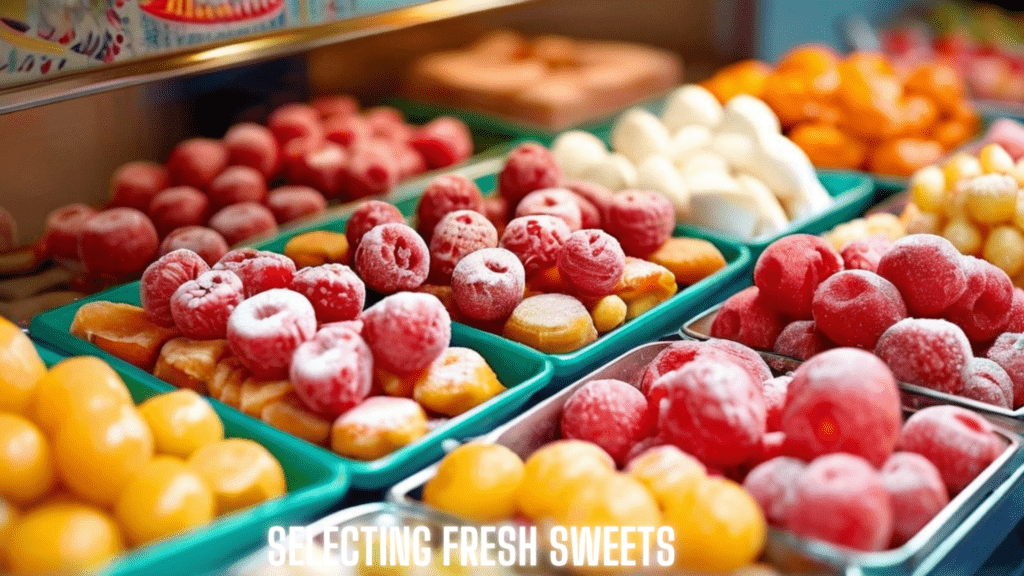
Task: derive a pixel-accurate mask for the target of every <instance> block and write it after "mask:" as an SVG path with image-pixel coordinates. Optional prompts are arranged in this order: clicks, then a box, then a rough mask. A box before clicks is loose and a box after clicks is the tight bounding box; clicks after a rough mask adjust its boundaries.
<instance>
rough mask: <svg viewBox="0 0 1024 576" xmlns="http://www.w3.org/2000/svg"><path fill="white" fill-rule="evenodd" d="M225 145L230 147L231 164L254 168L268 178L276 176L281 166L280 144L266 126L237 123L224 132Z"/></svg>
mask: <svg viewBox="0 0 1024 576" xmlns="http://www.w3.org/2000/svg"><path fill="white" fill-rule="evenodd" d="M224 146H225V147H226V148H227V149H228V163H229V164H231V165H232V166H248V167H250V168H254V169H256V170H257V171H259V173H260V174H262V175H263V177H264V178H266V179H270V178H273V177H274V176H276V175H277V172H278V170H279V169H280V167H281V149H280V146H279V145H278V143H277V139H276V138H274V133H273V132H271V130H270V129H269V128H267V127H266V126H261V125H259V124H256V123H254V122H243V123H241V124H235V125H234V126H232V127H231V128H229V129H228V131H227V133H225V134H224Z"/></svg>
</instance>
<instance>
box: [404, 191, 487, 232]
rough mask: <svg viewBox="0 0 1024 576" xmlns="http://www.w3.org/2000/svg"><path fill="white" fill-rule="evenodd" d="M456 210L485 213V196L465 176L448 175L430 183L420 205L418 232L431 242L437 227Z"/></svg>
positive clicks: (418, 208)
mask: <svg viewBox="0 0 1024 576" xmlns="http://www.w3.org/2000/svg"><path fill="white" fill-rule="evenodd" d="M456 210H472V211H474V212H479V213H481V214H483V213H484V197H483V195H482V194H481V193H480V188H479V187H478V186H477V185H476V183H475V182H473V181H472V180H470V179H469V178H466V177H465V176H462V175H461V174H444V175H442V176H438V177H437V178H434V179H433V180H431V181H430V184H428V185H427V188H426V190H424V191H423V196H422V197H421V198H420V202H419V204H418V205H417V206H416V220H417V223H416V229H417V230H419V232H420V234H422V235H423V238H425V239H426V240H427V241H428V242H429V241H430V238H431V236H433V234H434V228H436V227H437V224H438V222H440V221H441V219H442V218H444V217H445V216H446V215H447V214H449V213H451V212H455V211H456Z"/></svg>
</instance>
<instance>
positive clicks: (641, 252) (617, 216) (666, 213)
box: [604, 190, 676, 258]
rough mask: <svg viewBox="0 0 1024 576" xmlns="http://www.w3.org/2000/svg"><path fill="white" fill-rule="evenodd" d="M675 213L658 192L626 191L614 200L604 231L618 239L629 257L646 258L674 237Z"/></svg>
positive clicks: (669, 203)
mask: <svg viewBox="0 0 1024 576" xmlns="http://www.w3.org/2000/svg"><path fill="white" fill-rule="evenodd" d="M675 225H676V212H675V209H674V208H673V207H672V202H670V201H669V199H668V198H666V197H664V196H662V195H661V194H658V193H657V192H643V191H639V190H626V191H623V192H619V193H618V194H616V195H615V196H613V197H612V202H611V206H609V207H608V217H607V219H606V221H605V223H604V228H605V230H607V231H608V233H609V234H611V235H612V236H615V237H616V238H617V239H618V240H619V243H620V244H622V249H623V250H625V251H626V254H629V255H630V256H634V257H636V258H646V257H647V256H650V255H651V254H652V253H653V252H654V251H655V250H657V249H658V248H661V245H662V244H664V243H665V241H666V240H668V239H669V238H670V237H671V236H672V230H673V229H674V228H675Z"/></svg>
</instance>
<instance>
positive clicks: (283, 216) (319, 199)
mask: <svg viewBox="0 0 1024 576" xmlns="http://www.w3.org/2000/svg"><path fill="white" fill-rule="evenodd" d="M267 208H270V211H271V212H273V213H274V218H275V219H276V220H277V223H278V224H285V223H287V222H291V221H293V220H298V219H300V218H306V217H309V216H313V215H315V214H319V213H321V212H323V211H324V210H325V209H326V208H327V200H326V199H325V198H324V195H323V194H321V193H320V192H317V191H316V190H314V189H312V188H310V187H309V186H281V187H280V188H275V189H274V190H272V191H271V192H270V194H268V195H267Z"/></svg>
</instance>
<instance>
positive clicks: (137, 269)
mask: <svg viewBox="0 0 1024 576" xmlns="http://www.w3.org/2000/svg"><path fill="white" fill-rule="evenodd" d="M159 248H160V239H159V238H158V237H157V234H156V228H155V227H153V223H152V222H150V220H149V218H148V217H147V216H146V215H145V214H143V213H142V212H139V211H138V210H136V209H134V208H111V209H109V210H104V211H103V212H100V213H99V214H96V215H95V216H93V217H92V218H89V219H88V220H86V221H85V223H84V224H83V225H82V231H81V233H80V234H79V236H78V257H79V259H81V261H82V263H83V264H85V269H86V270H87V271H88V272H89V273H90V274H93V275H98V276H111V277H114V278H129V277H133V276H138V275H139V274H141V273H142V271H143V270H145V269H146V266H148V265H149V263H150V262H152V261H153V260H155V259H156V255H157V251H158V250H159Z"/></svg>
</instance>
